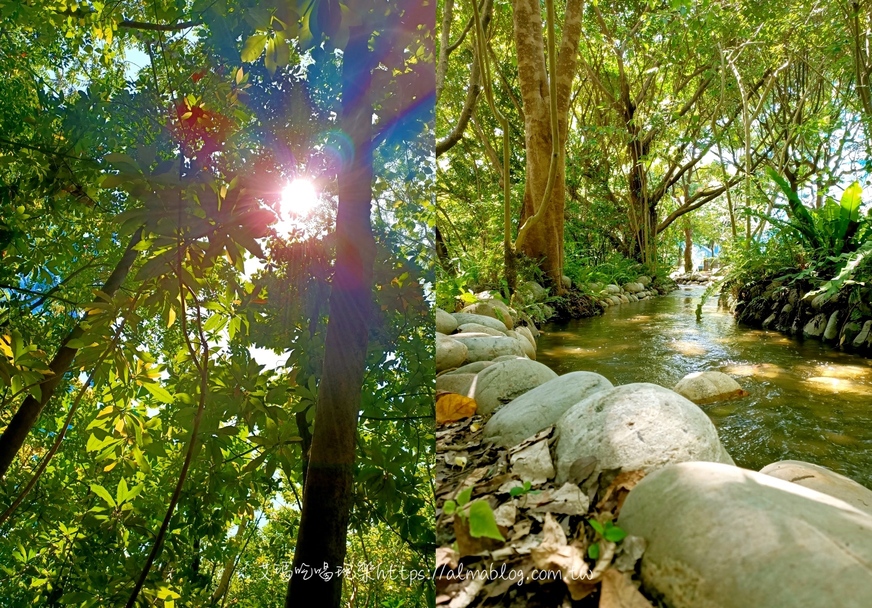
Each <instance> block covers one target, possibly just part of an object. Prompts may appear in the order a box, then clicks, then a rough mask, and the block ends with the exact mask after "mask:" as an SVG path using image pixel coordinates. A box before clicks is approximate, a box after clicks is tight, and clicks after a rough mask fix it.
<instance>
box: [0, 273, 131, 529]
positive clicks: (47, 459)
mask: <svg viewBox="0 0 872 608" xmlns="http://www.w3.org/2000/svg"><path fill="white" fill-rule="evenodd" d="M141 294H142V289H141V288H140V290H139V292H137V294H136V296H134V298H133V300H132V301H131V303H130V307H129V308H128V313H127V314H128V315H129V314H130V313H131V312H132V311H133V310H134V308H136V302H137V301H138V300H139V297H140V295H141ZM126 324H127V315H125V316H124V317H122V319H121V322H120V323H119V324H118V329H117V330H116V331H115V336H114V337H113V338H112V341H111V342H110V343H109V344H108V345H107V346H106V350H105V351H103V354H101V355H100V358H99V359H98V360H97V363H96V364H94V368H93V369H92V370H91V373H90V374H89V375H88V379H87V380H85V382H84V384H83V385H82V388H81V389H80V390H79V392H78V394H77V395H76V398H75V399H74V400H73V403H72V405H71V406H70V411H69V413H68V414H67V418H66V420H64V426H63V428H62V429H61V430H60V432H59V433H58V436H57V438H56V439H55V442H54V444H53V445H52V446H51V449H49V451H48V452H47V453H46V455H45V456H44V457H43V459H42V461H41V462H40V463H39V466H37V467H36V471H34V473H33V477H31V478H30V481H29V482H28V483H27V485H26V486H24V489H23V490H21V492H19V493H18V497H17V498H16V499H15V500H14V501H12V504H11V505H9V508H8V509H6V510H5V511H4V512H3V513H2V514H0V525H2V524H3V522H5V521H6V520H7V519H9V518H10V517H11V516H12V514H13V513H15V510H16V509H18V506H19V505H20V504H21V503H22V501H23V500H24V499H25V498H26V497H27V495H28V494H29V493H30V491H31V490H32V489H33V486H35V485H36V482H37V481H39V478H40V476H41V475H42V473H43V472H44V471H45V468H46V467H47V466H48V463H49V462H50V461H51V459H52V457H53V456H54V455H55V453H57V451H58V450H59V449H60V447H61V442H62V441H63V440H64V437H65V436H66V434H67V430H69V428H70V423H71V422H72V421H73V416H74V415H75V413H76V410H77V409H78V407H79V403H80V402H81V401H82V397H83V396H84V395H85V392H86V391H87V390H88V386H89V385H90V384H91V382H93V381H94V376H96V375H97V371H98V370H99V369H100V366H101V365H102V364H103V361H104V360H105V359H106V357H107V356H109V353H111V352H112V351H113V350H114V349H115V347H116V346H117V345H118V339H119V338H120V337H121V332H122V331H124V326H125V325H126Z"/></svg>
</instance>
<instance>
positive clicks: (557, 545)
mask: <svg viewBox="0 0 872 608" xmlns="http://www.w3.org/2000/svg"><path fill="white" fill-rule="evenodd" d="M531 556H532V558H533V563H535V564H536V567H537V568H539V569H540V570H547V571H550V572H559V573H560V577H561V578H562V579H563V582H564V583H565V584H566V587H567V589H569V595H570V596H572V599H573V600H580V599H582V598H583V597H586V596H588V595H590V594H591V593H593V591H594V589H596V586H595V585H593V584H592V583H591V582H590V580H588V576H589V575H590V568H589V567H588V565H587V562H585V561H584V553H583V551H582V549H581V547H579V546H578V545H576V544H566V534H565V533H564V532H563V528H562V527H561V526H560V524H559V523H557V520H556V519H554V518H553V517H552V516H551V514H550V513H546V514H545V522H544V525H543V526H542V542H541V544H540V545H539V546H538V547H536V548H535V549H533V551H532V552H531Z"/></svg>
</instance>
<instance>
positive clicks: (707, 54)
mask: <svg viewBox="0 0 872 608" xmlns="http://www.w3.org/2000/svg"><path fill="white" fill-rule="evenodd" d="M554 5H555V16H554V18H553V21H554V25H555V26H556V27H557V31H558V33H559V31H560V28H561V27H563V24H566V23H570V22H571V19H572V18H575V17H579V16H580V18H581V19H582V29H581V37H580V41H579V44H578V47H577V49H573V52H575V51H576V50H577V53H578V65H577V66H576V68H575V69H574V70H573V71H572V73H571V74H569V75H568V76H567V74H564V73H561V72H560V71H559V70H560V66H561V65H562V64H561V63H560V61H559V60H558V62H557V64H556V66H551V65H550V62H547V61H546V57H545V56H543V57H541V58H538V59H537V61H539V62H540V65H541V69H543V70H544V69H547V71H548V74H549V78H552V79H557V80H558V82H563V80H565V79H566V78H567V77H568V78H570V79H571V82H572V84H571V93H570V96H571V99H572V103H571V106H570V111H569V115H570V118H569V128H568V130H567V134H566V137H565V139H563V140H561V141H560V145H561V146H562V148H563V150H562V151H563V154H564V156H565V159H566V175H565V186H566V188H565V195H564V200H563V201H562V202H563V203H564V204H565V211H564V214H563V222H564V238H563V260H562V268H563V272H564V274H567V275H569V276H570V278H572V279H573V280H576V281H582V282H584V281H588V280H590V277H591V276H594V277H595V276H596V275H597V274H606V275H608V274H610V273H611V274H615V273H614V272H611V271H609V270H607V267H614V266H615V264H616V263H617V260H618V259H619V258H620V259H624V260H635V261H636V262H639V263H641V264H643V265H644V267H643V268H642V269H641V270H643V271H645V272H648V273H657V272H660V273H663V272H666V273H668V272H670V271H672V270H673V269H675V268H678V267H681V266H683V265H684V263H685V262H684V259H683V256H682V250H683V249H684V248H685V243H686V242H692V243H693V244H694V245H697V246H704V247H705V248H706V250H707V251H708V253H707V254H706V255H707V256H709V257H711V256H712V250H719V251H720V252H721V256H720V257H721V260H720V261H721V263H722V264H731V265H732V268H733V270H734V272H736V273H738V274H737V275H736V276H737V277H739V275H741V276H744V277H748V276H751V275H753V274H754V273H759V271H760V270H761V269H763V268H765V269H766V272H769V273H771V272H774V271H776V270H777V269H781V270H783V269H785V268H788V269H792V271H793V272H798V271H803V270H809V271H810V274H813V275H814V278H815V279H816V280H818V281H819V282H822V281H826V280H828V279H831V278H833V277H834V276H837V275H838V274H839V273H840V272H841V271H842V270H844V269H845V268H846V267H848V266H850V269H851V270H850V272H852V273H854V274H855V275H856V273H857V272H861V274H862V272H863V271H862V268H863V265H862V264H861V263H860V260H859V257H862V256H864V255H865V253H866V248H865V247H864V244H865V243H867V242H868V238H869V235H868V233H867V232H866V231H865V230H864V229H863V225H864V222H865V210H866V207H867V205H866V204H864V203H862V201H861V199H860V198H859V195H857V196H858V197H857V198H852V200H855V201H856V203H857V204H856V205H855V206H854V207H852V211H850V213H849V215H850V218H851V219H850V223H842V220H837V219H836V218H837V216H838V215H839V213H840V212H839V209H840V208H843V207H841V206H840V205H841V203H840V201H842V200H843V193H844V192H846V191H848V190H850V188H849V187H850V186H851V184H852V183H853V182H855V181H856V182H859V184H860V187H862V185H863V184H864V183H866V180H867V162H866V158H867V156H868V153H869V149H870V148H869V141H870V131H869V129H870V124H872V123H870V116H872V113H870V110H872V104H870V103H869V94H868V81H869V75H870V71H872V67H870V66H872V62H870V59H869V56H868V50H867V49H868V43H869V29H868V25H869V23H870V20H872V9H870V5H869V3H867V2H835V3H829V4H827V5H825V6H824V5H818V4H814V3H806V2H803V1H802V0H798V1H791V2H784V1H780V0H779V1H774V0H773V1H769V2H741V1H739V2H715V1H707V2H683V1H676V2H667V3H651V2H644V1H640V2H629V3H627V2H621V3H617V4H615V3H608V2H606V3H603V2H589V3H584V4H583V6H580V7H579V5H578V4H575V3H572V2H566V3H563V2H555V3H554ZM481 6H482V10H483V11H484V12H485V13H486V14H487V15H488V17H489V18H488V20H487V22H486V24H487V32H486V38H487V52H486V53H484V56H482V54H481V53H479V52H477V49H478V47H477V46H476V45H475V43H474V41H473V40H472V38H473V37H472V34H471V33H467V32H468V30H469V27H468V25H469V23H471V22H472V17H473V15H472V11H471V9H470V8H469V7H468V6H467V5H461V4H455V3H454V2H452V1H451V0H444V1H443V2H442V3H440V15H441V18H442V19H443V21H442V22H443V24H444V27H446V28H447V29H446V30H445V31H448V34H447V35H446V34H445V31H443V34H442V36H441V37H440V38H439V40H438V50H439V56H440V63H439V66H438V68H437V69H438V70H440V71H439V73H438V74H437V83H438V82H439V79H440V77H441V78H442V83H443V84H442V89H441V96H440V98H439V101H438V103H437V138H440V139H441V140H442V141H443V142H445V145H443V146H442V147H441V148H440V147H437V151H438V154H439V157H438V160H437V164H438V165H439V167H440V173H439V178H438V181H437V226H438V228H439V231H440V234H441V235H442V237H443V245H444V247H443V248H442V251H441V255H440V269H439V272H440V273H442V274H440V277H444V279H445V283H446V285H449V286H452V287H450V289H449V291H450V290H453V291H455V292H456V291H460V290H461V288H460V287H458V283H463V284H465V285H468V286H470V287H471V288H472V289H473V290H475V288H478V287H485V286H486V287H491V288H499V287H500V285H501V284H505V283H506V282H505V280H504V278H505V275H506V270H505V269H504V267H503V264H502V257H501V253H502V252H501V250H502V246H501V241H502V240H503V234H502V218H503V209H502V186H501V181H502V179H503V176H504V175H508V177H509V180H510V184H509V189H510V192H511V209H510V216H511V231H512V235H515V234H517V232H518V230H519V226H520V225H522V223H523V221H524V216H525V211H524V209H523V205H524V204H525V203H523V200H524V188H525V183H526V182H527V181H528V180H530V179H531V176H530V175H529V170H528V168H527V167H526V166H525V158H524V155H525V150H529V146H530V139H529V138H530V137H531V131H530V129H529V125H528V124H527V123H529V115H530V112H531V111H532V110H531V108H528V107H526V102H524V100H523V98H522V82H523V69H524V65H525V64H526V61H527V58H526V57H525V56H524V53H526V52H528V51H527V49H526V47H525V48H524V49H522V48H520V47H519V46H518V39H517V37H516V34H515V33H516V32H517V28H518V24H517V23H515V22H514V20H515V19H517V15H518V14H519V12H518V11H519V8H518V7H519V6H520V4H519V2H499V1H498V2H494V3H489V2H484V3H482V5H481ZM524 10H526V9H524ZM541 19H542V22H543V26H542V27H543V28H545V27H546V26H547V23H548V17H547V11H546V7H545V6H544V5H543V6H542V10H541ZM545 55H547V52H546V53H545ZM484 67H487V68H488V69H490V71H491V73H492V74H493V78H492V81H491V83H490V87H491V89H492V92H493V96H494V104H493V106H492V105H491V104H490V103H485V101H484V95H483V94H479V95H477V94H476V91H477V90H479V89H481V88H487V87H486V86H484V85H482V83H481V78H480V76H479V72H480V71H482V70H483V69H484ZM479 85H482V86H479ZM494 108H496V110H497V114H495V113H494ZM500 116H502V117H505V118H506V119H507V120H508V125H509V129H508V137H509V140H510V150H511V156H510V162H509V167H508V172H507V173H504V171H503V166H502V159H501V156H500V154H499V149H500V146H499V142H500V140H501V138H502V137H503V135H504V129H503V128H502V127H501V125H500V122H499V120H498V119H499V117H500ZM458 125H463V126H464V128H463V129H462V130H461V133H460V135H459V136H458V130H459V127H458ZM525 138H526V140H525ZM549 146H550V144H549ZM852 192H856V191H855V190H852ZM791 193H794V194H791ZM851 196H852V197H853V196H854V195H853V194H852V195H851ZM803 209H804V210H806V211H807V213H804V212H803ZM851 214H853V215H851ZM806 215H807V216H808V217H807V218H806V217H805V216H806ZM806 228H808V229H806ZM833 230H835V232H833ZM513 238H514V237H513ZM437 253H439V249H438V248H437ZM852 254H856V255H854V256H853V257H852ZM615 256H619V258H618V257H615ZM621 263H624V262H621ZM810 265H811V266H814V268H811V267H810ZM523 266H524V264H522V267H523ZM527 267H528V268H531V267H532V268H535V267H539V268H542V269H544V266H543V264H542V260H541V259H533V260H531V261H530V262H529V263H528V264H527ZM598 267H603V270H604V271H605V272H604V273H599V271H597V270H596V269H597V268H598ZM636 271H638V270H634V272H636ZM617 274H620V273H617ZM540 276H541V275H540ZM862 276H866V275H862ZM527 278H536V272H532V273H528V275H527ZM601 278H606V277H601ZM618 278H619V277H618ZM757 278H759V277H757ZM855 278H856V276H855ZM861 278H862V277H861ZM440 282H441V279H440ZM450 299H451V296H450V294H449V293H448V291H445V292H444V293H443V294H442V298H441V299H440V301H441V302H443V303H446V302H448V301H450Z"/></svg>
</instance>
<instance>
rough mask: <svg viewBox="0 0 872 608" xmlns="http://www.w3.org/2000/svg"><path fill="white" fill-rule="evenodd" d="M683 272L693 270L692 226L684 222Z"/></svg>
mask: <svg viewBox="0 0 872 608" xmlns="http://www.w3.org/2000/svg"><path fill="white" fill-rule="evenodd" d="M684 272H693V228H691V226H690V222H684Z"/></svg>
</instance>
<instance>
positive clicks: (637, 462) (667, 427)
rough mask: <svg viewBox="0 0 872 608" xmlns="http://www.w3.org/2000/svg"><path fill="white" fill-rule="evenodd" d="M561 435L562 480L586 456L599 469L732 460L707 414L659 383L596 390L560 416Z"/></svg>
mask: <svg viewBox="0 0 872 608" xmlns="http://www.w3.org/2000/svg"><path fill="white" fill-rule="evenodd" d="M557 436H558V440H557V450H556V454H557V482H558V483H562V482H563V481H566V480H567V479H568V478H569V471H570V468H571V467H572V464H573V463H574V462H575V461H576V460H578V459H579V458H587V457H593V458H596V460H597V466H596V471H602V470H606V469H622V470H624V471H635V470H646V471H647V470H652V469H656V468H660V467H663V466H666V465H667V464H671V463H674V462H684V461H688V460H707V461H712V462H723V463H727V464H733V459H732V458H730V455H729V454H727V451H726V450H725V449H724V447H723V446H722V445H721V441H720V439H719V438H718V432H717V430H715V426H714V424H712V421H711V420H710V419H709V417H708V416H707V415H706V414H705V412H703V411H702V410H701V409H700V408H699V407H698V406H697V405H695V404H694V403H693V402H691V401H689V400H688V399H685V398H684V397H682V396H681V395H679V394H678V393H675V392H673V391H670V390H669V389H666V388H663V387H662V386H658V385H656V384H647V383H638V384H626V385H624V386H619V387H616V388H612V389H608V390H604V391H600V392H597V393H594V394H593V395H591V396H590V397H588V398H587V399H585V400H584V401H582V402H580V403H577V404H575V405H573V406H572V407H571V408H569V409H568V410H567V411H566V413H565V414H563V416H561V417H560V419H559V420H558V421H557Z"/></svg>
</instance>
